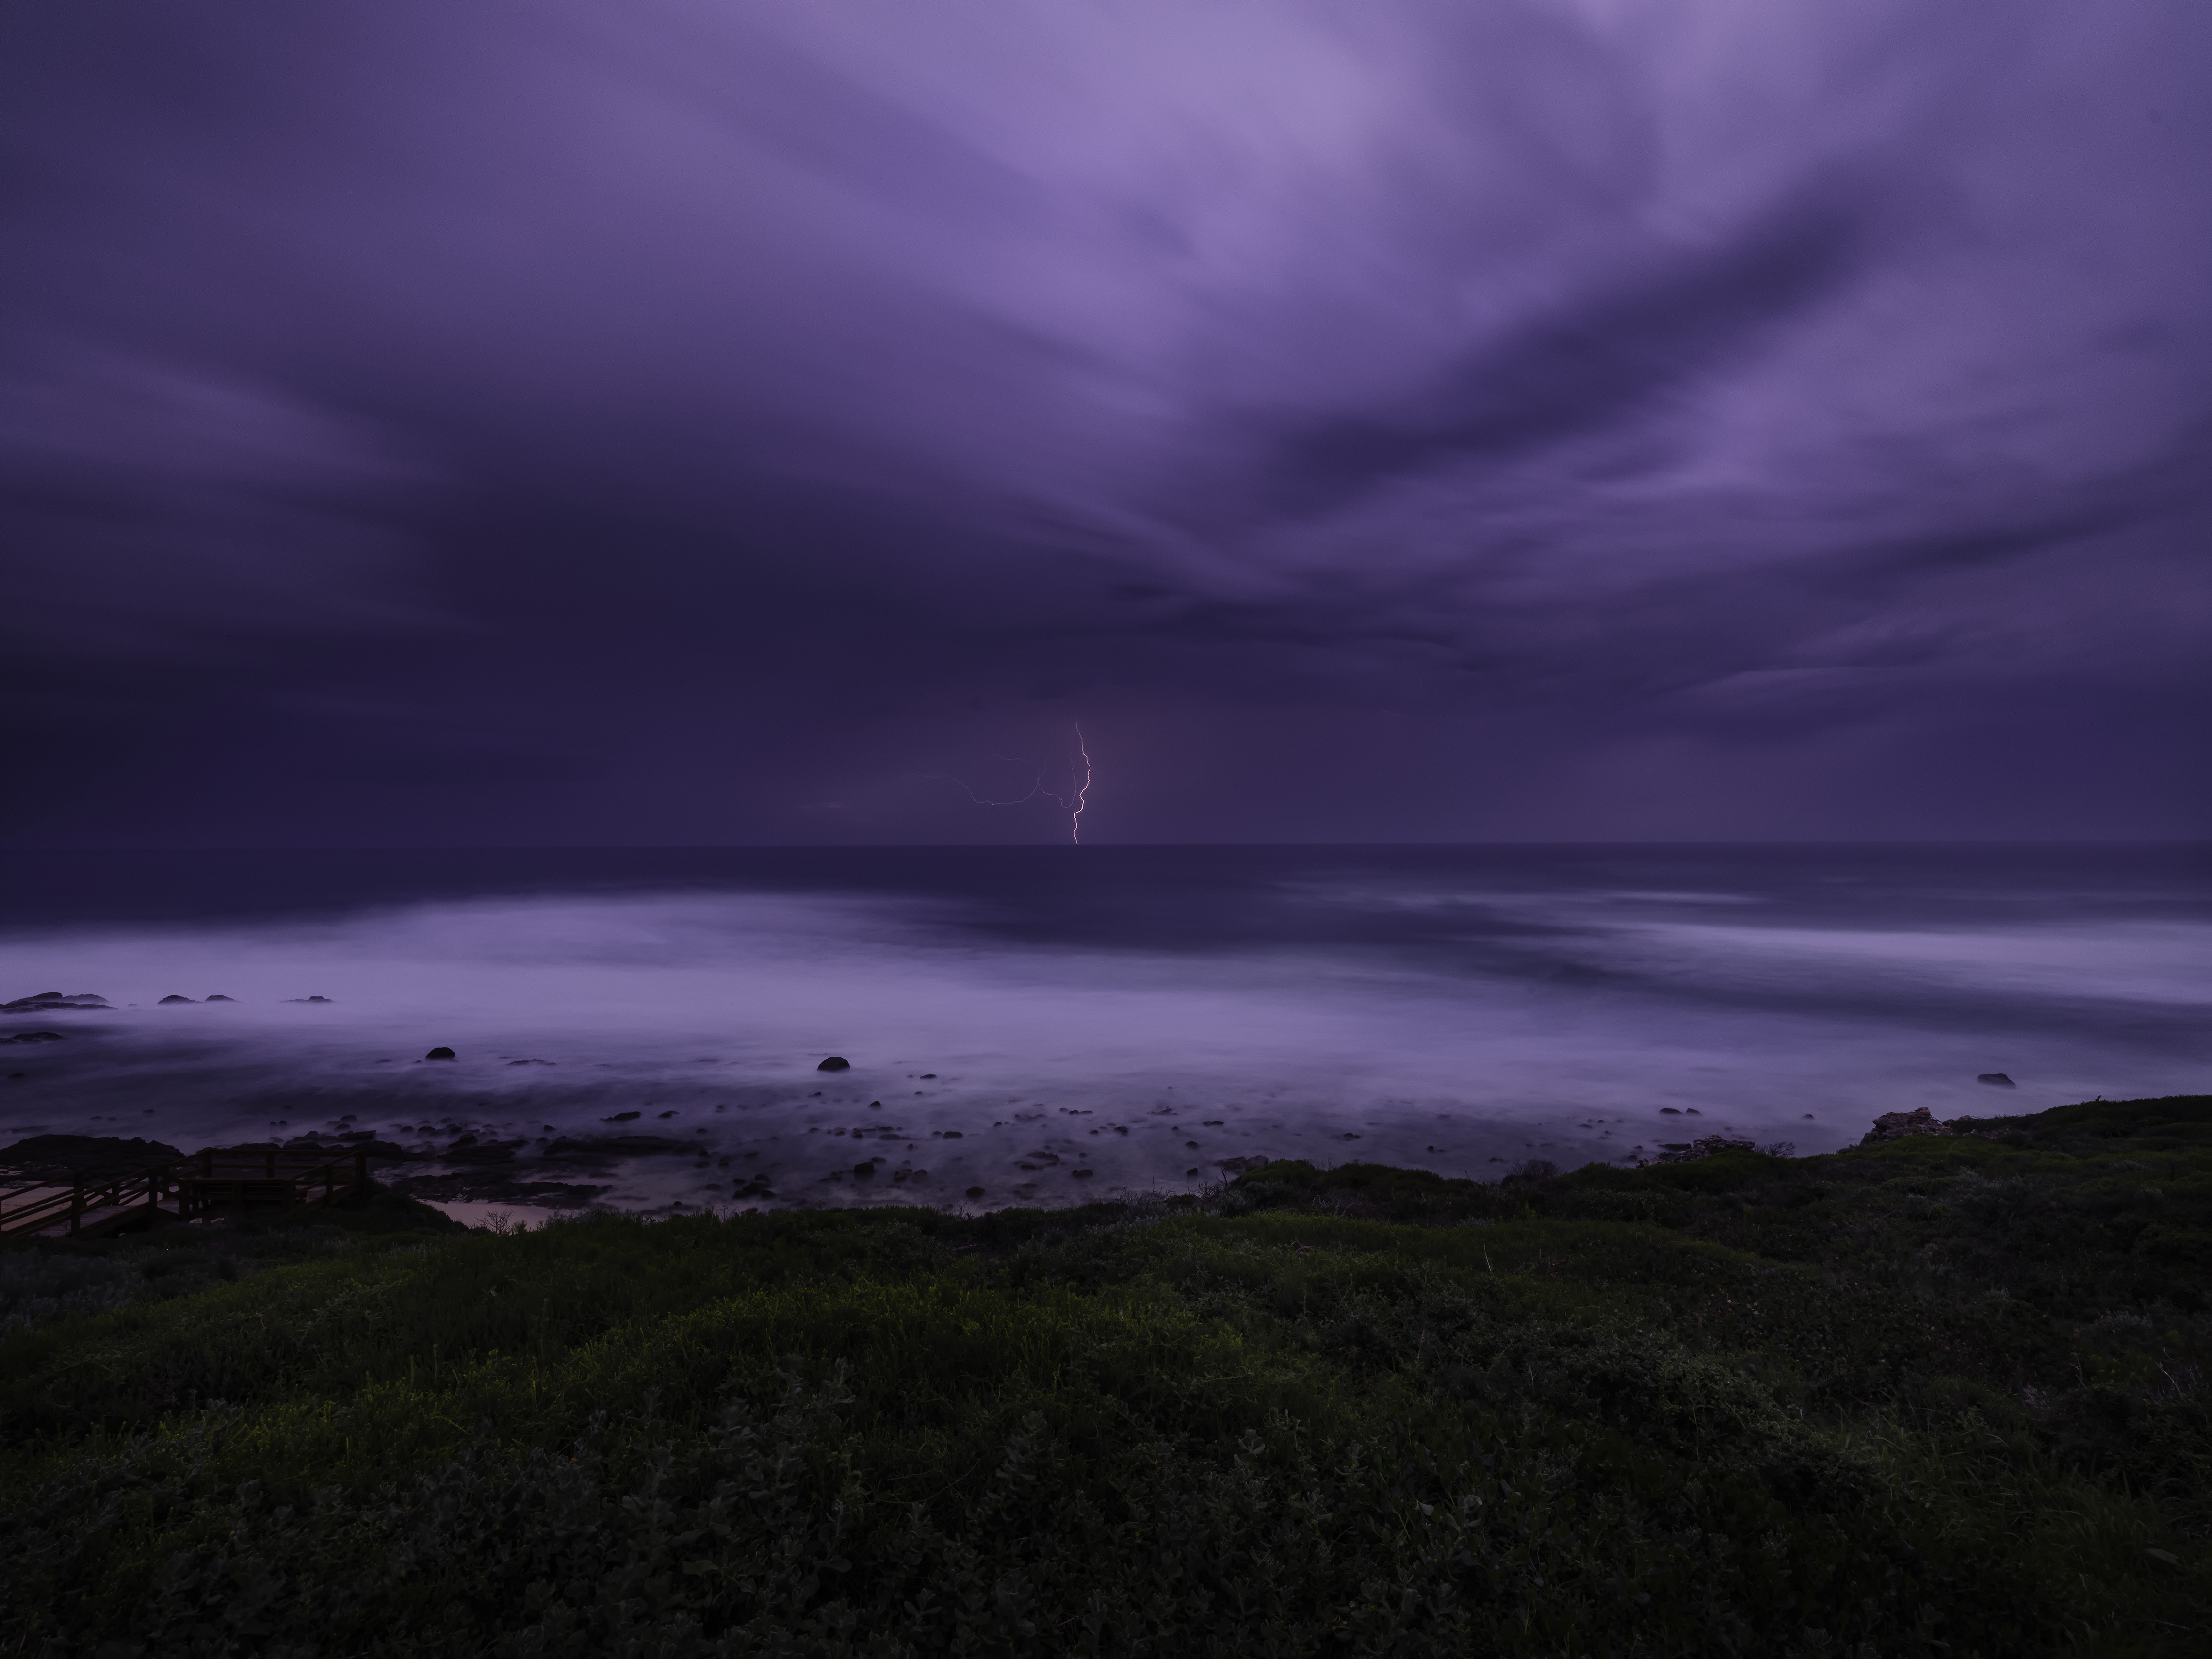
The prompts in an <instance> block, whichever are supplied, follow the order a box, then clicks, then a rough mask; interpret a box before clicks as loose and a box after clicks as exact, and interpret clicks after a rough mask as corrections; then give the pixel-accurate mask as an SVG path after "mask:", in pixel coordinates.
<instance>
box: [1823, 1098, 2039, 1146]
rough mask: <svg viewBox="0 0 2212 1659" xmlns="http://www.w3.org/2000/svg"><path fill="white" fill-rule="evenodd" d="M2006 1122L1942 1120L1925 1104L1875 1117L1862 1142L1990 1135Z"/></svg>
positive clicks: (1997, 1119) (1980, 1119)
mask: <svg viewBox="0 0 2212 1659" xmlns="http://www.w3.org/2000/svg"><path fill="white" fill-rule="evenodd" d="M2006 1121H2007V1120H2005V1119H2003V1118H1991V1117H1979V1118H1977V1117H1954V1118H1949V1119H1939V1118H1938V1117H1937V1116H1936V1114H1935V1113H1933V1112H1931V1111H1929V1109H1927V1108H1926V1107H1925V1106H1922V1107H1919V1108H1917V1109H1915V1110H1912V1111H1910V1112H1884V1113H1883V1114H1882V1115H1881V1116H1880V1117H1878V1118H1876V1119H1875V1121H1874V1127H1873V1128H1871V1129H1869V1130H1868V1131H1867V1132H1866V1133H1865V1134H1864V1135H1863V1136H1861V1137H1860V1139H1859V1145H1860V1146H1875V1145H1877V1144H1879V1143H1880V1142H1881V1141H1885V1140H1905V1139H1911V1137H1912V1136H1914V1135H1990V1134H1995V1133H1998V1132H1999V1131H2000V1130H2001V1129H2002V1127H2003V1126H2004V1124H2005V1122H2006Z"/></svg>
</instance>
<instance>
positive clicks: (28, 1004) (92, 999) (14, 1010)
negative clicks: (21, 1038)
mask: <svg viewBox="0 0 2212 1659" xmlns="http://www.w3.org/2000/svg"><path fill="white" fill-rule="evenodd" d="M109 1006H111V1005H110V1004H109V1002H108V1000H107V999H106V997H102V996H94V994H92V993H91V992H89V991H80V992H78V993H76V994H75V995H74V996H66V997H65V996H64V995H63V994H61V993H60V992H59V991H41V992H40V993H39V994H37V995H36V996H28V997H17V998H16V999H15V1001H13V1002H0V1014H47V1013H52V1012H54V1011H55V1010H57V1009H60V1008H106V1007H109Z"/></svg>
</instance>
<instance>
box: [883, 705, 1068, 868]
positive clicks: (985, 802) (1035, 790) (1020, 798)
mask: <svg viewBox="0 0 2212 1659" xmlns="http://www.w3.org/2000/svg"><path fill="white" fill-rule="evenodd" d="M1075 753H1076V756H1077V758H1079V760H1080V761H1081V762H1082V763H1083V776H1082V778H1081V779H1080V780H1078V779H1077V778H1076V776H1075V769H1074V767H1073V766H1070V767H1069V768H1068V769H1067V776H1068V792H1067V793H1066V794H1064V795H1063V794H1062V793H1060V791H1059V790H1057V789H1054V788H1053V787H1050V786H1049V785H1048V784H1047V783H1046V782H1045V781H1044V768H1042V767H1041V766H1039V765H1038V764H1037V763H1036V762H1035V761H1032V760H1024V759H1023V758H1022V757H1020V756H1018V755H997V756H994V757H993V758H994V759H995V760H1002V761H1005V762H1006V763H1009V764H1010V765H1013V766H1026V767H1028V768H1030V774H1031V775H1030V787H1028V788H1027V789H1025V790H1024V791H1023V792H1022V793H1020V794H1018V795H1016V796H1013V797H1012V799H1006V800H997V799H987V798H986V797H984V796H981V795H979V794H977V793H975V789H974V788H973V787H971V786H970V785H969V784H968V783H967V782H965V781H963V780H962V779H960V778H957V777H955V776H953V775H952V774H951V773H950V772H931V773H927V774H925V775H926V776H928V777H933V778H944V779H945V780H946V781H949V782H952V783H957V784H959V785H960V788H961V791H962V793H964V794H965V795H966V796H967V797H968V799H969V800H972V801H974V802H975V805H978V806H1019V805H1021V804H1022V803H1023V802H1024V801H1027V800H1035V799H1036V798H1037V797H1038V796H1039V795H1045V796H1048V797H1049V798H1050V799H1054V800H1056V801H1058V802H1059V803H1060V806H1061V808H1062V810H1064V811H1066V813H1067V838H1068V839H1069V840H1070V841H1072V842H1074V843H1075V844H1076V845H1077V846H1081V845H1082V844H1083V809H1084V808H1085V806H1086V805H1089V804H1090V797H1091V777H1092V775H1093V773H1092V769H1091V748H1090V745H1089V744H1086V743H1085V741H1084V738H1083V728H1082V727H1081V726H1077V727H1076V728H1075Z"/></svg>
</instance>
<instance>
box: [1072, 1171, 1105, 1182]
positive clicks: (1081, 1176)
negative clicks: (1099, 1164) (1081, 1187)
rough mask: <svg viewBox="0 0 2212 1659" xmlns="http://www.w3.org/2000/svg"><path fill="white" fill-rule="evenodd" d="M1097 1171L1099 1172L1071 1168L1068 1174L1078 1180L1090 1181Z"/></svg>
mask: <svg viewBox="0 0 2212 1659" xmlns="http://www.w3.org/2000/svg"><path fill="white" fill-rule="evenodd" d="M1097 1173H1098V1172H1097V1170H1069V1171H1068V1174H1070V1175H1072V1176H1074V1177H1075V1178H1076V1179H1077V1180H1078V1181H1088V1180H1090V1179H1091V1176H1094V1175H1096V1174H1097Z"/></svg>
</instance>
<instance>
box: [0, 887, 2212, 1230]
mask: <svg viewBox="0 0 2212 1659" xmlns="http://www.w3.org/2000/svg"><path fill="white" fill-rule="evenodd" d="M46 990H56V991H61V992H64V993H72V994H73V993H77V992H84V991H90V992H96V993H98V994H101V995H104V996H106V998H108V999H109V1000H110V1001H111V1002H112V1003H114V1004H115V1005H117V1006H116V1008H115V1011H114V1012H112V1013H70V1014H58V1015H52V1016H9V1017H4V1018H0V1036H5V1035H8V1034H9V1033H11V1032H15V1031H18V1030H35V1029H47V1030H61V1031H63V1032H64V1033H65V1034H66V1036H65V1040H64V1042H54V1043H46V1044H40V1045H36V1046H33V1047H25V1046H20V1045H11V1046H9V1047H7V1048H0V1073H8V1072H16V1073H22V1075H21V1076H18V1077H14V1078H9V1079H6V1080H5V1081H4V1082H0V1129H4V1130H6V1131H7V1132H9V1135H10V1137H11V1138H12V1137H13V1136H14V1135H15V1134H21V1133H33V1132H35V1131H38V1130H40V1129H67V1130H76V1131H87V1132H113V1133H125V1134H130V1133H147V1134H152V1135H155V1136H156V1137H158V1138H160V1139H165V1140H168V1141H170V1142H172V1143H173V1144H176V1145H179V1146H187V1147H191V1146H198V1145H202V1144H206V1143H210V1142H226V1141H232V1140H238V1139H252V1138H256V1137H260V1136H265V1135H268V1134H270V1133H272V1130H273V1129H275V1128H276V1126H278V1125H280V1124H281V1125H282V1126H283V1127H282V1132H283V1133H299V1132H300V1131H301V1130H303V1129H305V1128H307V1127H318V1128H328V1127H331V1126H333V1125H334V1124H335V1122H336V1121H337V1119H338V1118H339V1117H340V1116H341V1115H344V1114H348V1113H350V1114H353V1115H355V1118H356V1126H357V1127H372V1128H376V1129H378V1130H380V1132H381V1133H386V1134H387V1135H389V1136H391V1137H392V1138H393V1139H400V1140H402V1141H405V1142H408V1143H409V1144H417V1145H422V1146H434V1145H436V1144H440V1143H441V1141H442V1139H445V1138H447V1133H448V1132H445V1131H443V1130H441V1132H440V1133H437V1134H432V1133H429V1132H428V1130H429V1126H430V1125H431V1123H432V1122H433V1121H436V1122H437V1123H439V1124H441V1125H442V1124H444V1123H446V1122H447V1121H451V1122H452V1123H453V1124H454V1125H457V1126H461V1127H471V1128H475V1129H478V1130H480V1131H486V1132H489V1131H498V1132H500V1133H505V1134H507V1135H510V1136H513V1135H522V1134H527V1135H528V1136H529V1137H531V1138H532V1139H535V1138H537V1137H539V1136H546V1137H549V1138H550V1137H554V1136H557V1135H559V1134H561V1133H576V1132H580V1131H587V1130H588V1131H593V1132H604V1131H603V1128H602V1124H601V1120H602V1119H605V1118H608V1117H611V1116H612V1115H614V1114H615V1113H617V1112H619V1111H637V1112H640V1113H641V1117H640V1118H639V1119H638V1120H636V1121H634V1122H630V1123H629V1124H627V1125H625V1126H623V1127H626V1128H628V1129H630V1130H637V1129H651V1130H653V1131H655V1132H657V1133H665V1134H670V1135H675V1134H683V1135H686V1136H690V1137H692V1138H693V1139H696V1141H697V1142H698V1143H699V1144H700V1145H702V1146H705V1147H708V1148H709V1149H711V1151H712V1153H713V1155H714V1158H732V1160H734V1162H733V1164H732V1168H731V1169H725V1168H723V1167H722V1166H721V1165H720V1164H714V1166H713V1169H712V1171H711V1173H708V1172H702V1171H701V1170H697V1169H696V1167H695V1166H694V1165H692V1164H689V1163H687V1164H684V1166H683V1168H682V1169H681V1170H677V1169H674V1168H673V1167H672V1166H671V1165H669V1164H668V1163H667V1160H666V1159H665V1158H664V1159H663V1160H661V1162H660V1164H658V1165H651V1164H650V1161H649V1160H648V1161H647V1163H646V1164H640V1165H638V1166H637V1167H636V1168H634V1169H630V1170H626V1171H625V1173H624V1174H623V1176H622V1177H621V1178H620V1179H619V1180H618V1181H617V1183H616V1186H615V1189H614V1190H613V1191H612V1192H611V1193H610V1194H609V1199H610V1201H619V1202H632V1203H639V1204H645V1203H659V1202H666V1201H668V1200H671V1198H673V1197H674V1196H677V1195H679V1194H680V1195H683V1196H684V1197H685V1198H686V1199H687V1201H688V1202H690V1204H692V1205H695V1206H696V1205H701V1204H707V1203H726V1202H727V1201H728V1193H729V1190H730V1187H731V1184H732V1183H731V1176H732V1172H733V1171H734V1172H735V1173H744V1172H745V1171H747V1170H753V1169H762V1168H767V1169H769V1170H772V1171H773V1173H774V1174H775V1187H776V1191H777V1193H778V1194H779V1199H780V1200H781V1201H791V1200H798V1199H802V1198H803V1199H807V1200H815V1201H829V1202H839V1201H855V1200H857V1199H859V1198H860V1196H861V1194H864V1193H865V1194H867V1195H868V1197H867V1201H881V1200H884V1199H885V1198H888V1197H890V1196H891V1195H893V1188H892V1187H891V1184H890V1182H888V1181H885V1182H880V1183H856V1182H850V1181H842V1182H841V1181H837V1180H824V1179H823V1177H824V1176H827V1175H829V1173H830V1172H832V1171H834V1170H839V1169H849V1167H850V1166H851V1164H853V1162H854V1158H855V1156H856V1155H855V1153H854V1149H853V1143H852V1138H851V1133H850V1132H851V1131H853V1130H854V1129H856V1128H858V1129H861V1130H866V1131H872V1132H873V1133H872V1134H871V1135H870V1137H869V1140H868V1146H869V1148H870V1150H871V1151H873V1150H878V1149H881V1150H883V1151H884V1153H885V1155H886V1157H887V1158H890V1160H891V1161H892V1162H899V1161H903V1162H904V1163H905V1164H908V1165H909V1166H912V1167H916V1168H927V1170H928V1171H929V1173H928V1176H927V1177H925V1178H923V1179H922V1180H921V1181H920V1182H914V1183H908V1184H904V1185H902V1186H900V1187H899V1188H897V1189H896V1196H897V1197H899V1198H900V1199H902V1200H905V1199H908V1198H909V1197H927V1198H930V1199H932V1200H935V1201H948V1200H958V1199H959V1197H960V1195H961V1194H963V1193H964V1191H965V1190H966V1188H969V1187H970V1186H973V1185H981V1186H983V1187H984V1188H986V1189H987V1200H985V1201H987V1202H991V1203H1000V1202H1012V1201H1030V1202H1063V1201H1073V1200H1078V1199H1080V1198H1084V1197H1088V1196H1092V1195H1095V1194H1100V1193H1103V1192H1104V1191H1108V1190H1110V1189H1112V1188H1150V1187H1160V1188H1180V1187H1187V1186H1189V1185H1191V1184H1194V1181H1195V1180H1200V1179H1206V1178H1218V1163H1219V1161H1220V1160H1221V1159H1224V1158H1235V1157H1240V1156H1246V1155H1250V1154H1253V1153H1267V1154H1271V1155H1278V1156H1288V1157H1304V1158H1314V1159H1316V1161H1343V1160H1348V1159H1352V1158H1363V1159H1374V1160H1378V1161H1384V1162H1389V1163H1395V1164H1419V1165H1423V1166H1425V1167H1430V1168H1434V1169H1437V1170H1441V1171H1443V1172H1444V1173H1447V1174H1457V1175H1477V1176H1480V1175H1486V1174H1487V1175H1496V1174H1498V1173H1499V1172H1500V1168H1501V1165H1504V1164H1513V1163H1517V1162H1519V1161H1520V1160H1522V1159H1524V1158H1531V1157H1542V1158H1549V1159H1552V1160H1553V1161H1554V1162H1557V1163H1559V1164H1562V1165H1572V1164H1580V1163H1583V1162H1585V1161H1588V1160H1590V1159H1593V1158H1617V1157H1620V1156H1622V1155H1624V1154H1626V1153H1628V1152H1630V1150H1631V1149H1632V1148H1634V1147H1637V1146H1643V1147H1646V1148H1649V1147H1652V1146H1656V1145H1658V1144H1659V1143H1661V1142H1662V1141H1665V1140H1670V1139H1686V1138H1688V1137H1689V1136H1690V1135H1692V1134H1695V1133H1708V1132H1727V1133H1739V1134H1743V1135H1747V1136H1750V1137H1752V1138H1753V1139H1758V1140H1760V1141H1762V1142H1765V1141H1772V1140H1777V1139H1789V1140H1791V1141H1794V1142H1795V1143H1796V1146H1798V1147H1799V1149H1800V1150H1802V1151H1806V1152H1811V1151H1819V1150H1826V1149H1828V1148H1832V1147H1834V1146H1839V1145H1843V1144H1845V1143H1848V1142H1850V1141H1855V1140H1856V1139H1857V1138H1858V1137H1859V1135H1860V1134H1861V1133H1863V1131H1864V1129H1865V1128H1866V1127H1867V1124H1868V1122H1869V1120H1870V1119H1871V1118H1872V1117H1873V1116H1874V1115H1875V1114H1876V1113H1877V1112H1882V1111H1889V1110H1894V1109H1910V1108H1912V1107H1916V1106H1923V1105H1924V1106H1928V1107H1930V1108H1932V1109H1934V1110H1935V1111H1936V1114H1937V1115H1939V1116H1944V1117H1950V1116H1955V1115H1960V1114H1961V1113H1977V1114H1980V1115H1992V1114H1995V1113H1997V1112H2014V1111H2031V1110H2035V1109H2040V1108H2042V1107H2045V1106H2049V1105H2054V1104H2057V1103H2063V1102H2065V1101H2070V1100H2077V1099H2085V1098H2087V1097H2092V1096H2094V1095H2100V1094H2101V1095H2104V1096H2106V1097H2125V1096H2132V1095H2149V1094H2165V1093H2178V1092H2202V1091H2207V1090H2212V859H2208V857H2207V855H2206V852H2205V849H2203V848H2141V847H2136V848H1773V847H1764V848H1679V847H1674V848H1618V847H1610V848H1218V847H1206V848H933V849H857V848H855V849H836V850H833V851H804V852H802V851H792V850H770V851H687V850H673V851H665V850H651V849H647V850H626V851H583V852H558V851H554V852H547V851H533V852H520V853H497V852H471V853H281V854H50V855H42V856H38V857H31V858H19V859H17V860H14V861H13V862H12V863H11V864H10V865H9V866H8V867H7V868H6V869H5V870H4V871H3V872H0V994H4V995H5V996H6V997H18V996H22V995H25V994H29V993H33V992H37V991H46ZM215 992H220V993H222V994H226V995H228V996H229V997H232V998H234V999H236V1000H234V1001H232V1002H228V1003H212V1004H210V1003H206V1002H204V1001H195V1002H194V1003H192V1004H190V1005H172V1006H157V1005H158V1004H159V1000H160V999H161V997H162V996H164V995H167V994H178V995H184V996H189V997H192V998H195V999H199V998H204V997H205V996H206V995H208V994H210V993H215ZM310 995H319V996H323V997H327V998H330V999H331V1000H330V1001H329V1002H327V1003H307V1002H303V1001H299V1000H295V999H301V998H305V997H307V996H310ZM437 1044H444V1045H448V1046H451V1047H452V1048H455V1049H456V1050H458V1051H459V1055H460V1059H459V1060H458V1061H457V1062H455V1063H452V1064H445V1063H438V1062H426V1061H425V1060H423V1059H422V1055H423V1054H425V1052H426V1051H427V1050H428V1048H431V1047H432V1046H433V1045H437ZM830 1053H836V1054H844V1055H846V1056H848V1057H849V1058H850V1059H851V1060H852V1061H853V1062H854V1069H853V1070H852V1071H850V1072H848V1073H841V1074H837V1075H835V1076H832V1075H828V1074H823V1073H819V1072H817V1070H816V1069H815V1068H816V1063H817V1061H818V1060H820V1059H821V1058H822V1057H823V1055H825V1054H830ZM521 1061H536V1062H541V1063H537V1064H521V1063H517V1062H521ZM1985 1072H2003V1073H2009V1074H2010V1075H2011V1076H2012V1078H2013V1079H2015V1081H2016V1082H2017V1084H2018V1085H2019V1086H2018V1087H2017V1088H2016V1089H2015V1090H2011V1091H2004V1090H1999V1089H1995V1088H1991V1087H1989V1086H1986V1085H1978V1084H1977V1083H1976V1081H1975V1078H1976V1075H1977V1074H1978V1073H1985ZM925 1073H934V1074H935V1075H934V1076H933V1077H926V1076H924V1075H923V1074H925ZM817 1091H819V1092H818V1095H817ZM871 1101H880V1102H881V1105H880V1106H879V1107H877V1108H874V1109H871V1108H870V1107H869V1105H868V1103H869V1102H871ZM1668 1107H1673V1108H1674V1109H1677V1110H1678V1111H1680V1112H1682V1113H1683V1114H1685V1115H1683V1116H1680V1117H1675V1116H1668V1115H1664V1114H1663V1112H1662V1109H1664V1108H1668ZM1693 1110H1694V1112H1695V1114H1696V1115H1688V1114H1690V1113H1692V1111H1693ZM663 1114H672V1115H670V1116H663ZM402 1125H404V1126H408V1127H406V1128H405V1129H404V1130H403V1129H402V1128H401V1127H399V1126H402ZM502 1126H504V1127H502ZM994 1126H996V1127H994ZM702 1130H703V1131H704V1132H705V1133H703V1134H702V1133H700V1131H702ZM840 1130H842V1131H845V1132H847V1133H844V1134H842V1135H841V1134H839V1133H837V1132H838V1131H840ZM948 1131H957V1132H958V1134H957V1139H945V1135H946V1132H948ZM1192 1142H1195V1143H1197V1144H1196V1145H1195V1146H1193V1145H1192V1144H1191V1143H1192ZM527 1156H529V1155H528V1154H526V1157H527ZM1054 1159H1056V1160H1057V1161H1056V1162H1053V1161H1048V1160H1054ZM1023 1162H1027V1163H1030V1164H1032V1165H1034V1166H1035V1167H1033V1168H1032V1169H1030V1170H1021V1169H1019V1168H1018V1164H1020V1163H1023ZM885 1167H886V1170H888V1169H889V1167H890V1164H886V1166H885ZM1078 1168H1081V1169H1086V1170H1091V1171H1092V1172H1093V1173H1092V1174H1091V1176H1087V1177H1082V1178H1078V1177H1076V1176H1074V1175H1073V1170H1076V1169H1078ZM1194 1168H1195V1169H1197V1170H1200V1172H1201V1173H1200V1176H1197V1177H1193V1176H1189V1175H1188V1173H1187V1171H1188V1170H1191V1169H1194ZM655 1170H658V1173H655V1172H654V1171H655Z"/></svg>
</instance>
